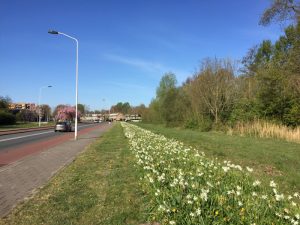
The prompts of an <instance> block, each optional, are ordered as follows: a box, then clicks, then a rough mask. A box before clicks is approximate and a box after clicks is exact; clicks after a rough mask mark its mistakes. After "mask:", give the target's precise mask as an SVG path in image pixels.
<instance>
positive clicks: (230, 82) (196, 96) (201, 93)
mask: <svg viewBox="0 0 300 225" xmlns="http://www.w3.org/2000/svg"><path fill="white" fill-rule="evenodd" d="M235 90H236V87H235V78H234V66H233V64H232V62H231V61H230V60H224V59H223V60H218V59H206V60H204V61H203V62H202V66H201V68H200V71H199V72H198V74H196V76H195V77H194V79H193V81H192V82H191V83H190V85H189V87H188V92H189V95H190V96H191V102H192V104H196V105H194V109H195V110H196V111H198V112H199V113H200V114H206V113H209V114H210V115H211V116H212V118H213V119H214V121H215V123H216V124H217V123H219V122H220V119H222V117H225V114H228V112H230V110H231V108H232V105H233V100H234V96H235V93H236V92H235ZM227 117H228V115H227Z"/></svg>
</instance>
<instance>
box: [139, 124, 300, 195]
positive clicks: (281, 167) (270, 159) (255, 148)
mask: <svg viewBox="0 0 300 225" xmlns="http://www.w3.org/2000/svg"><path fill="white" fill-rule="evenodd" d="M138 125H139V126H140V127H143V128H145V129H148V130H150V131H153V132H155V133H158V134H163V135H165V136H166V137H168V138H174V139H176V140H179V141H182V142H184V143H186V144H188V145H191V146H194V147H197V148H198V149H200V150H202V151H204V152H205V154H206V155H207V156H209V157H217V158H218V159H219V160H222V161H223V160H231V161H232V162H233V163H236V164H240V165H242V166H250V167H253V168H254V169H255V173H254V175H255V176H257V177H258V178H259V179H262V180H265V181H270V179H274V180H275V181H276V182H278V183H279V184H280V189H281V190H283V191H288V192H295V191H298V192H299V191H300V144H297V143H290V142H286V141H281V140H275V139H259V138H253V137H240V136H229V135H226V134H224V133H219V132H200V131H193V130H188V129H178V128H166V127H164V126H162V125H153V124H144V123H139V124H138Z"/></svg>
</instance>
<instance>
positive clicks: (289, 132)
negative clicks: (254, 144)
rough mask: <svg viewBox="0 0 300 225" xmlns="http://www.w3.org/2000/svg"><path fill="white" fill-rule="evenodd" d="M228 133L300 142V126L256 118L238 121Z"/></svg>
mask: <svg viewBox="0 0 300 225" xmlns="http://www.w3.org/2000/svg"><path fill="white" fill-rule="evenodd" d="M227 133H228V134H230V135H232V134H239V135H242V136H245V135H249V136H255V137H260V138H276V139H283V140H286V141H290V142H297V143H300V127H297V128H289V127H287V126H284V125H279V124H274V123H270V122H266V121H261V120H256V121H253V122H248V123H237V124H236V125H235V126H234V127H233V128H230V129H229V130H228V132H227Z"/></svg>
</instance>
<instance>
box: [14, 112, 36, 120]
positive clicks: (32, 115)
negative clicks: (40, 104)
mask: <svg viewBox="0 0 300 225" xmlns="http://www.w3.org/2000/svg"><path fill="white" fill-rule="evenodd" d="M37 119H38V114H37V112H35V111H31V110H29V109H24V110H21V111H20V112H19V113H18V114H17V120H19V121H22V122H34V121H37Z"/></svg>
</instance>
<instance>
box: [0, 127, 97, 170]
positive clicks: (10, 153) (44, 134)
mask: <svg viewBox="0 0 300 225" xmlns="http://www.w3.org/2000/svg"><path fill="white" fill-rule="evenodd" d="M97 126H102V124H98V123H96V124H94V123H90V124H79V125H78V131H79V134H80V132H81V133H82V132H84V131H85V130H89V129H91V128H94V127H97ZM73 137H74V132H54V129H53V128H51V129H49V130H40V131H31V132H26V133H18V134H9V135H3V136H0V166H4V165H6V164H9V163H11V162H14V161H16V160H18V159H20V158H23V157H24V156H27V155H30V154H33V153H35V152H39V151H42V150H45V149H48V148H50V147H52V146H55V145H57V144H60V143H63V142H65V141H67V140H70V139H72V138H73Z"/></svg>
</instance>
